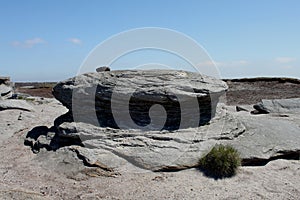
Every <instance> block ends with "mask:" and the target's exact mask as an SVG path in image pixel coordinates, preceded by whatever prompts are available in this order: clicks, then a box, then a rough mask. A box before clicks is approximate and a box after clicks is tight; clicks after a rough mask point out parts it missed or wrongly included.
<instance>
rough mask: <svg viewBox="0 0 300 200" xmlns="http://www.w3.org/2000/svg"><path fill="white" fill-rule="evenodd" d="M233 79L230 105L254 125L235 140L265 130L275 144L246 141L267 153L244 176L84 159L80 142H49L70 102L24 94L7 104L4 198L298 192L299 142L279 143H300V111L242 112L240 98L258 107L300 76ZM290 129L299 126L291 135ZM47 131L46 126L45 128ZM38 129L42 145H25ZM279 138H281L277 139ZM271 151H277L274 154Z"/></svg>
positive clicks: (291, 195)
mask: <svg viewBox="0 0 300 200" xmlns="http://www.w3.org/2000/svg"><path fill="white" fill-rule="evenodd" d="M227 83H228V85H229V91H228V93H227V102H228V104H229V105H230V106H227V109H228V110H229V111H230V112H232V113H234V116H235V117H236V118H239V119H241V120H243V118H244V119H246V121H247V122H248V123H247V124H246V127H245V128H248V129H247V130H250V131H248V132H246V134H245V135H243V134H241V137H238V139H235V140H228V142H229V143H231V144H232V145H237V144H239V143H240V142H244V140H245V138H249V137H250V138H252V139H257V138H256V137H258V140H260V139H261V138H262V136H263V137H265V138H266V139H265V140H266V141H269V144H268V145H269V146H265V147H262V146H261V145H262V144H259V143H256V144H249V143H248V144H247V145H248V146H244V147H245V148H246V147H249V146H251V147H252V148H253V149H252V150H251V152H255V150H257V157H259V156H266V159H265V160H264V159H261V160H256V161H257V163H254V161H253V160H251V163H252V164H253V165H260V166H243V167H240V169H239V171H238V173H237V175H236V176H234V177H232V178H225V179H213V178H210V177H206V176H205V175H204V174H203V173H202V172H201V171H199V170H198V169H197V168H190V169H185V170H179V171H169V172H152V171H149V170H143V169H140V168H136V167H134V166H131V165H129V166H126V167H128V170H127V172H126V170H125V171H124V170H123V171H121V172H118V171H112V170H110V169H106V168H105V167H103V166H97V165H95V164H94V165H93V164H91V162H89V160H84V159H82V155H80V154H78V152H77V151H75V150H74V151H70V150H69V149H68V146H66V147H62V148H59V149H57V150H56V151H51V150H50V151H49V150H47V148H46V147H47V145H45V146H43V145H44V144H47V142H48V143H49V141H50V139H51V137H52V136H51V129H50V130H49V128H51V127H52V126H53V125H54V120H55V119H56V118H57V117H58V116H60V115H62V114H64V113H66V112H67V109H66V108H65V107H64V106H63V105H62V104H61V103H60V102H58V101H57V100H55V99H53V98H29V99H27V100H20V101H24V102H25V103H26V105H19V106H21V108H25V109H20V108H18V109H5V110H2V111H0V118H1V122H0V127H1V129H0V138H1V142H0V144H1V145H0V153H1V155H2V161H1V164H0V173H2V176H1V177H2V178H1V179H0V199H298V198H299V196H300V161H299V154H297V146H295V147H293V148H294V149H296V150H295V151H293V153H294V154H288V153H289V152H284V153H283V154H282V152H281V153H280V152H279V150H282V151H284V147H286V146H285V145H286V144H295V145H297V144H299V143H297V142H298V140H299V138H300V137H299V135H297V133H298V132H297V130H299V123H300V119H299V114H297V113H296V114H295V113H288V114H286V113H285V114H276V113H271V114H268V115H251V114H250V113H249V112H236V111H235V105H240V106H242V107H243V108H245V109H247V110H249V111H250V110H252V105H253V104H256V103H257V102H258V101H260V100H261V99H281V98H300V94H299V91H300V90H299V89H300V84H299V83H297V82H295V81H282V79H280V80H256V81H230V82H229V81H227ZM23 86H24V85H23ZM23 86H21V87H23ZM39 89H41V90H43V91H44V92H45V93H39V92H38V93H36V92H37V90H35V89H34V88H30V87H27V88H26V87H25V88H24V87H23V88H17V91H19V92H22V93H28V94H32V95H34V96H45V95H44V94H47V95H48V94H49V91H50V89H51V87H44V88H43V87H39ZM45 97H48V96H45ZM274 121H275V122H276V123H277V124H278V127H273V129H271V130H269V129H268V127H267V126H266V125H265V126H264V123H265V122H266V123H267V122H269V123H270V124H274ZM260 122H261V126H260V127H259V128H260V131H261V130H264V132H263V134H262V135H261V134H260V135H259V134H255V133H257V132H256V130H254V129H251V127H252V124H255V125H257V124H258V123H260ZM263 122H264V123H263ZM247 126H249V127H250V129H249V127H247ZM297 126H298V129H297ZM280 127H281V128H280ZM285 127H286V128H285ZM287 127H288V128H290V127H294V128H295V129H287ZM238 129H241V127H239V128H238ZM287 130H295V131H294V132H293V131H292V132H291V133H290V134H289V135H288V136H287V137H283V136H282V135H284V133H285V132H287ZM43 132H44V133H45V134H44V135H41V134H40V133H43ZM36 133H39V139H40V142H39V143H35V145H36V146H38V147H36V146H30V144H28V143H27V144H26V145H24V142H25V141H26V137H27V138H28V137H29V136H30V138H31V139H32V138H33V139H34V138H35V136H36V135H35V134H36ZM46 133H47V134H46ZM273 133H274V135H273ZM276 133H277V134H276ZM279 133H280V134H279ZM269 136H270V137H269ZM36 137H37V136H36ZM281 137H282V138H284V139H282V138H281ZM286 138H288V139H286ZM272 139H273V140H272ZM28 141H29V142H30V141H31V140H27V142H28ZM287 141H290V142H291V143H287ZM32 142H37V141H32ZM293 142H294V143H293ZM274 143H275V144H276V143H277V144H276V145H275V147H274ZM50 146H51V145H50ZM237 146H238V147H239V148H240V149H239V151H242V152H244V154H245V155H244V156H245V157H246V156H247V155H246V153H247V151H245V149H243V146H239V145H237ZM43 147H44V148H43ZM260 148H261V151H260ZM276 148H278V149H276ZM293 148H292V149H290V150H293ZM261 152H263V154H262V153H261ZM291 152H292V151H291ZM272 153H274V154H272ZM276 153H277V154H278V156H277V157H276ZM295 153H296V154H295ZM270 155H273V156H271V159H270ZM280 155H281V156H280ZM282 155H283V156H282ZM297 155H298V159H297ZM249 160H250V158H249ZM249 160H248V161H249ZM245 161H247V160H245ZM123 169H124V168H123Z"/></svg>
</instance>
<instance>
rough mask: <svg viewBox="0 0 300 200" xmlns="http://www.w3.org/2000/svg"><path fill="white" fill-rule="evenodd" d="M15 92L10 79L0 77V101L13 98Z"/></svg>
mask: <svg viewBox="0 0 300 200" xmlns="http://www.w3.org/2000/svg"><path fill="white" fill-rule="evenodd" d="M12 92H13V84H12V83H11V82H10V78H9V77H0V99H6V98H9V97H11V95H12Z"/></svg>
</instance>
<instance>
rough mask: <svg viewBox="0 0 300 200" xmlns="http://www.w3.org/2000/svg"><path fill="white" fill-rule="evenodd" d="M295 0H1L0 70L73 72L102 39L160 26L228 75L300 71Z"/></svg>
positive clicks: (29, 77)
mask: <svg viewBox="0 0 300 200" xmlns="http://www.w3.org/2000/svg"><path fill="white" fill-rule="evenodd" d="M299 20H300V1H298V0H286V1H284V0H263V1H261V0H253V1H250V0H248V1H240V0H236V1H233V0H226V1H222V0H212V1H208V0H206V1H201V0H186V1H183V0H176V1H174V0H151V1H150V0H149V1H146V0H139V1H138V0H97V1H95V0H94V1H93V0H89V1H83V0H81V1H79V0H60V1H59V0H43V1H40V0H26V1H23V0H19V1H16V0H0V52H1V55H0V76H3V75H4V76H11V78H12V80H13V81H58V80H62V79H66V78H69V77H72V76H75V75H76V73H77V72H78V69H79V67H80V65H81V64H82V62H83V60H84V59H85V58H86V56H87V55H88V54H89V52H90V51H91V50H92V49H93V48H94V47H95V46H96V45H97V44H99V43H100V42H102V41H104V40H105V39H107V38H109V37H110V36H112V35H115V34H118V33H119V32H122V31H126V30H129V29H133V28H141V27H162V28H168V29H173V30H176V31H179V32H182V33H184V34H186V35H188V36H190V37H192V38H193V39H194V40H196V41H197V42H198V43H199V44H201V45H202V46H203V47H204V48H205V49H206V50H207V52H208V53H209V54H210V56H211V57H212V59H213V60H214V61H215V63H216V64H217V66H218V68H219V70H220V74H221V76H222V77H224V78H229V77H230V78H233V77H255V76H285V77H296V78H300V23H299Z"/></svg>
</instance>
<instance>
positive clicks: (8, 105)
mask: <svg viewBox="0 0 300 200" xmlns="http://www.w3.org/2000/svg"><path fill="white" fill-rule="evenodd" d="M7 109H17V110H24V111H33V107H32V106H31V105H30V104H29V103H27V102H26V101H24V100H15V99H6V100H0V111H1V110H7Z"/></svg>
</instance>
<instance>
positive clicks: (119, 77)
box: [53, 70, 227, 130]
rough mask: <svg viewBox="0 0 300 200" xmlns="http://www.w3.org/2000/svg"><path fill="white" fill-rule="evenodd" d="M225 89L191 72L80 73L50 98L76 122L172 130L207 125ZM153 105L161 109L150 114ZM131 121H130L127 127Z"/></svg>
mask: <svg viewBox="0 0 300 200" xmlns="http://www.w3.org/2000/svg"><path fill="white" fill-rule="evenodd" d="M225 90H227V85H226V83H224V82H223V81H221V80H218V79H215V78H212V77H207V76H201V75H200V74H197V73H192V72H186V71H173V70H124V71H104V72H100V73H88V74H83V75H79V76H77V77H74V78H71V79H68V80H66V81H62V82H60V83H58V84H57V85H56V86H55V87H54V88H53V95H54V96H55V98H56V99H58V100H59V101H60V102H62V104H63V105H64V106H66V107H67V108H68V109H69V110H70V113H71V114H72V115H73V117H74V120H75V121H76V122H86V123H90V124H94V125H100V126H101V127H111V128H124V127H128V128H136V127H146V126H148V125H149V126H150V127H161V128H162V129H167V130H176V129H179V128H189V127H198V126H199V125H204V124H206V123H208V122H209V121H210V120H211V118H213V117H214V115H215V111H216V105H217V103H218V100H219V97H220V96H221V95H222V94H224V92H225ZM153 105H160V106H161V107H164V108H163V109H162V108H161V107H155V106H154V112H151V109H153V107H152V106H153ZM151 107H152V108H151ZM155 109H157V110H158V111H157V112H156V111H155ZM162 110H163V111H162ZM164 110H165V111H164ZM128 112H129V113H128ZM95 113H96V116H97V117H93V116H95ZM129 117H130V118H132V120H133V122H134V123H131V121H130V122H128V123H127V120H128V118H129ZM164 122H165V123H164ZM130 123H131V124H130ZM132 124H135V125H137V126H131V125H132ZM120 126H121V127H120ZM149 129H151V128H149Z"/></svg>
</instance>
